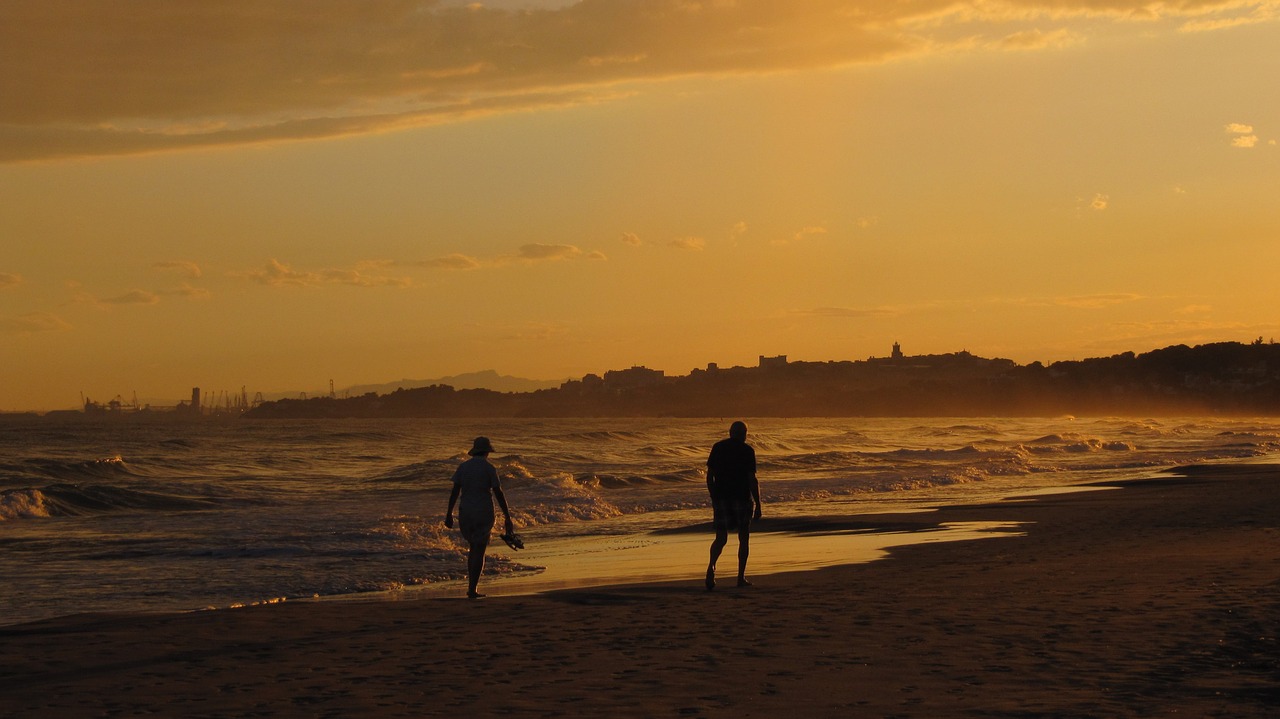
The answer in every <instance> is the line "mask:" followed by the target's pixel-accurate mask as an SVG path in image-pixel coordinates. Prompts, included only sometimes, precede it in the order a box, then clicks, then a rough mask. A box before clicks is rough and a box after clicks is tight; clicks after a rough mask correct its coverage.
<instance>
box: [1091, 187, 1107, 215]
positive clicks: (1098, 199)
mask: <svg viewBox="0 0 1280 719" xmlns="http://www.w3.org/2000/svg"><path fill="white" fill-rule="evenodd" d="M1110 203H1111V198H1110V197H1109V196H1107V195H1104V194H1102V193H1101V192H1099V193H1098V194H1096V195H1094V196H1093V199H1092V200H1090V201H1089V207H1091V208H1093V209H1095V210H1097V211H1099V212H1101V211H1103V210H1105V209H1107V205H1108V204H1110Z"/></svg>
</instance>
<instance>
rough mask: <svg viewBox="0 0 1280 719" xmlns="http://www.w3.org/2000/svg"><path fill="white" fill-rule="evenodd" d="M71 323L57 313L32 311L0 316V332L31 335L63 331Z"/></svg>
mask: <svg viewBox="0 0 1280 719" xmlns="http://www.w3.org/2000/svg"><path fill="white" fill-rule="evenodd" d="M69 329H72V327H71V325H70V324H68V323H67V322H66V321H64V320H63V319H62V318H61V317H58V316H57V315H53V314H49V313H47V312H31V313H28V314H24V315H19V316H17V317H0V334H6V335H30V334H36V333H38V332H63V331H65V330H69Z"/></svg>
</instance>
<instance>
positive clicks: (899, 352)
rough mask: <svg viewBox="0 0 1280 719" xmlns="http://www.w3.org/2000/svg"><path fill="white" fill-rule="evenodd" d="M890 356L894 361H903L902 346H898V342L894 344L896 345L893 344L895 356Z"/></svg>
mask: <svg viewBox="0 0 1280 719" xmlns="http://www.w3.org/2000/svg"><path fill="white" fill-rule="evenodd" d="M890 356H891V357H892V358H893V359H902V345H900V344H898V343H897V342H894V343H893V354H892V355H890Z"/></svg>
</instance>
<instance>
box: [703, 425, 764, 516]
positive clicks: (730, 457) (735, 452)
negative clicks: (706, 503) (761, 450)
mask: <svg viewBox="0 0 1280 719" xmlns="http://www.w3.org/2000/svg"><path fill="white" fill-rule="evenodd" d="M707 468H708V469H709V470H710V471H711V474H712V490H711V496H712V498H714V499H725V500H747V501H751V478H752V477H754V476H755V475H756V451H755V450H754V449H752V448H751V445H749V444H747V443H746V442H742V441H739V440H736V439H733V438H732V437H730V438H729V439H722V440H720V441H719V442H716V443H715V444H714V445H712V447H711V456H710V457H707Z"/></svg>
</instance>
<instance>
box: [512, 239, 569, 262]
mask: <svg viewBox="0 0 1280 719" xmlns="http://www.w3.org/2000/svg"><path fill="white" fill-rule="evenodd" d="M581 255H582V250H580V249H578V248H577V247H574V246H573V245H545V244H542V243H540V242H534V243H532V244H528V245H521V246H520V250H519V251H518V253H517V256H518V257H519V258H520V259H522V260H528V261H530V262H546V261H554V260H571V259H574V258H575V257H579V256H581Z"/></svg>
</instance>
